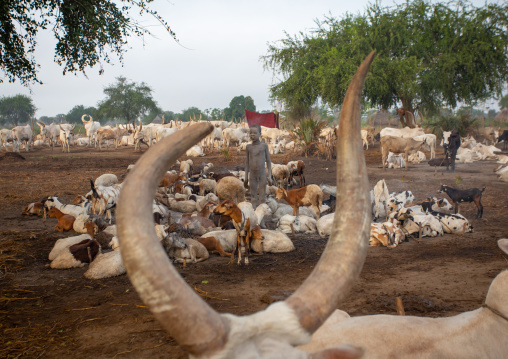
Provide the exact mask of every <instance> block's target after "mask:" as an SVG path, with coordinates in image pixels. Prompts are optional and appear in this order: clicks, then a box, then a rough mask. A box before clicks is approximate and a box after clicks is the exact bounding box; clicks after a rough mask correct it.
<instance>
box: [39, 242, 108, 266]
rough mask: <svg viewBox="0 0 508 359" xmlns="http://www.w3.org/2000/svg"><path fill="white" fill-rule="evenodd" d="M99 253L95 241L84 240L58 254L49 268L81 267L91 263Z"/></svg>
mask: <svg viewBox="0 0 508 359" xmlns="http://www.w3.org/2000/svg"><path fill="white" fill-rule="evenodd" d="M100 251H101V247H100V245H99V243H97V241H95V240H93V239H91V238H89V239H84V240H82V241H81V242H78V243H75V244H73V245H71V246H70V247H68V248H66V250H63V251H62V252H60V253H59V254H58V256H57V257H56V258H55V259H54V260H53V261H52V262H51V263H50V265H49V266H50V268H53V269H67V268H76V267H83V266H84V265H85V263H91V262H92V261H93V260H94V258H95V257H96V256H97V254H99V253H100Z"/></svg>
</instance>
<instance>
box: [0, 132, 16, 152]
mask: <svg viewBox="0 0 508 359" xmlns="http://www.w3.org/2000/svg"><path fill="white" fill-rule="evenodd" d="M0 142H1V144H2V146H3V147H4V148H5V150H6V151H7V143H8V142H11V143H12V142H14V136H13V134H12V130H8V129H6V128H2V129H1V130H0Z"/></svg>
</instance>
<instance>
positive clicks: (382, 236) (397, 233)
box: [369, 222, 406, 248]
mask: <svg viewBox="0 0 508 359" xmlns="http://www.w3.org/2000/svg"><path fill="white" fill-rule="evenodd" d="M405 238H406V236H405V235H404V232H403V231H402V230H401V229H400V228H399V227H397V226H396V225H395V224H393V223H392V222H384V223H372V224H371V225H370V239H369V244H370V245H371V246H373V247H379V246H381V245H383V246H385V247H388V248H395V247H397V246H398V245H399V244H400V243H401V242H402V241H403V240H404V239H405Z"/></svg>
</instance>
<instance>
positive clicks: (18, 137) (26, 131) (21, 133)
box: [12, 125, 33, 152]
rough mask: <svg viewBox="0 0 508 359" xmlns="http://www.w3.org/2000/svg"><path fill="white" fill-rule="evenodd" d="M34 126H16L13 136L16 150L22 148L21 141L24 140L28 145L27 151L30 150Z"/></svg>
mask: <svg viewBox="0 0 508 359" xmlns="http://www.w3.org/2000/svg"><path fill="white" fill-rule="evenodd" d="M32 136H33V132H32V128H31V127H30V125H26V126H16V127H14V128H13V129H12V137H13V147H14V151H16V150H17V151H18V152H19V149H20V146H21V143H22V142H24V143H25V145H26V147H25V149H26V151H27V152H28V151H29V150H30V143H31V142H32Z"/></svg>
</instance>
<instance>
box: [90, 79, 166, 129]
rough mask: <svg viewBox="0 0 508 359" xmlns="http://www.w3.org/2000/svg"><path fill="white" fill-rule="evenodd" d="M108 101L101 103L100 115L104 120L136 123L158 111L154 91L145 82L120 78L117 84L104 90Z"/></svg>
mask: <svg viewBox="0 0 508 359" xmlns="http://www.w3.org/2000/svg"><path fill="white" fill-rule="evenodd" d="M104 94H105V95H106V97H107V98H106V99H105V100H103V101H101V102H100V103H99V114H100V116H101V117H103V118H108V119H114V120H118V121H125V122H127V123H134V121H135V120H136V119H137V118H138V117H140V116H142V115H144V114H146V113H148V112H149V111H151V110H155V109H157V104H156V103H155V101H154V100H153V98H152V89H151V88H150V87H149V86H148V85H146V84H145V83H144V82H142V83H141V84H137V83H135V82H129V81H128V80H127V79H126V78H125V77H122V76H120V77H118V78H117V82H116V84H113V85H110V86H109V87H106V88H105V89H104Z"/></svg>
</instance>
